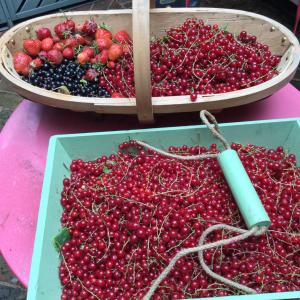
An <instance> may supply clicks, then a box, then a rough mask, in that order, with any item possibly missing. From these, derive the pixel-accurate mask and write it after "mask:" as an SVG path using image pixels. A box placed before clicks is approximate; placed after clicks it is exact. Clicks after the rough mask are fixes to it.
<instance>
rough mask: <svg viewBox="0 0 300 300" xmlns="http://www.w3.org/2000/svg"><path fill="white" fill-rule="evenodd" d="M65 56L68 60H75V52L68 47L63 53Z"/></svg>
mask: <svg viewBox="0 0 300 300" xmlns="http://www.w3.org/2000/svg"><path fill="white" fill-rule="evenodd" d="M63 56H64V57H65V58H67V59H73V58H74V56H75V53H74V50H73V49H72V48H70V47H67V48H65V49H64V51H63Z"/></svg>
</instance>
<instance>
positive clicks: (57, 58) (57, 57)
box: [47, 49, 64, 65]
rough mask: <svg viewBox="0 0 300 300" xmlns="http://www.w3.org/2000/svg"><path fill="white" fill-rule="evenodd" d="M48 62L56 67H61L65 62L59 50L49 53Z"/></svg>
mask: <svg viewBox="0 0 300 300" xmlns="http://www.w3.org/2000/svg"><path fill="white" fill-rule="evenodd" d="M47 56H48V60H49V61H50V62H51V63H52V64H54V65H60V64H61V62H62V60H63V58H64V57H63V55H62V53H61V52H60V51H58V50H57V49H52V50H50V51H49V52H48V55H47Z"/></svg>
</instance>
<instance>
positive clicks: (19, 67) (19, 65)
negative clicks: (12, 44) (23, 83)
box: [13, 51, 32, 76]
mask: <svg viewBox="0 0 300 300" xmlns="http://www.w3.org/2000/svg"><path fill="white" fill-rule="evenodd" d="M31 62H32V58H31V57H30V56H29V55H27V54H25V53H24V52H22V51H17V52H16V53H15V54H14V55H13V64H14V68H15V70H16V72H17V73H19V74H22V75H24V76H27V75H28V74H29V66H30V63H31Z"/></svg>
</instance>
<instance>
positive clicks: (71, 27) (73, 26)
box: [64, 19, 76, 32]
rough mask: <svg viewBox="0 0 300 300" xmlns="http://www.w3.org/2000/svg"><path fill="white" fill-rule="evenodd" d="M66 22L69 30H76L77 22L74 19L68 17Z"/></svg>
mask: <svg viewBox="0 0 300 300" xmlns="http://www.w3.org/2000/svg"><path fill="white" fill-rule="evenodd" d="M64 23H65V24H66V26H67V28H68V29H69V30H71V31H72V32H75V29H76V24H75V22H74V21H73V20H72V19H67V20H66V21H65V22H64Z"/></svg>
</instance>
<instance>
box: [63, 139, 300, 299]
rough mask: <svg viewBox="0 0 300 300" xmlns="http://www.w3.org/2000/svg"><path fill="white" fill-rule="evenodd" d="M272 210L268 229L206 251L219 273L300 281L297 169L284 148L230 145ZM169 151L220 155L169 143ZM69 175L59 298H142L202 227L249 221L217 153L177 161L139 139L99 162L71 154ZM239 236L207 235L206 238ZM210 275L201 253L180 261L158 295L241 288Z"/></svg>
mask: <svg viewBox="0 0 300 300" xmlns="http://www.w3.org/2000/svg"><path fill="white" fill-rule="evenodd" d="M232 148H233V149H235V150H236V151H237V152H238V154H239V157H240V158H241V160H242V162H243V165H244V166H245V168H246V171H247V173H248V174H249V176H250V178H251V180H252V182H253V184H254V187H255V189H256V191H257V193H258V194H259V196H260V198H261V200H262V202H263V205H264V207H265V208H266V210H267V212H268V214H269V216H270V219H271V221H272V225H271V226H270V228H269V231H268V232H267V234H265V235H262V236H259V237H251V238H249V239H247V240H245V241H243V242H240V243H236V244H231V245H228V246H224V247H219V248H216V249H211V250H207V251H205V252H204V259H205V262H206V263H207V264H208V265H209V266H210V268H211V269H212V270H214V271H215V272H216V273H218V274H221V275H222V276H224V277H226V278H229V279H232V280H234V281H236V282H239V283H241V284H244V285H247V286H249V287H251V288H253V289H255V290H256V291H257V292H284V291H295V290H299V288H300V277H299V273H300V256H299V248H300V247H299V246H300V234H299V233H300V168H298V167H297V166H296V158H295V156H294V155H292V154H287V153H285V152H284V151H283V149H282V147H278V148H277V149H276V150H270V149H266V148H264V147H258V146H254V145H245V146H243V145H240V144H232ZM169 151H170V152H171V153H176V154H181V155H195V154H200V153H208V152H210V153H217V152H218V149H217V146H216V145H215V144H213V145H211V146H210V147H209V148H205V147H200V146H196V147H188V146H186V145H184V146H182V147H174V146H171V147H170V148H169ZM70 170H71V176H70V178H69V179H67V178H66V179H64V181H63V185H64V188H63V191H62V193H61V204H62V206H63V209H64V210H63V214H62V217H61V223H62V226H63V227H67V228H68V229H69V232H70V237H71V238H70V240H69V241H67V242H66V243H65V244H64V245H62V246H61V249H60V250H61V256H62V262H61V265H60V267H59V276H60V280H61V283H62V285H63V291H62V296H61V299H64V300H66V299H68V300H75V299H76V300H80V299H91V300H92V299H93V300H95V299H116V300H125V299H128V300H129V299H142V297H143V296H144V295H145V294H146V292H147V291H148V289H149V286H150V285H151V283H152V281H153V280H154V279H156V278H157V277H158V276H159V275H160V273H161V272H162V270H163V269H164V268H165V267H166V266H167V265H168V263H169V262H170V260H171V259H172V258H173V257H174V255H176V253H177V252H178V251H179V250H181V249H183V248H189V247H194V246H196V245H197V244H198V240H199V238H200V236H201V234H202V233H203V231H204V230H205V229H206V228H208V227H210V226H211V225H213V224H218V223H226V224H229V225H233V226H236V227H242V228H245V224H244V222H243V219H242V217H241V215H240V213H239V210H238V208H237V206H236V204H235V201H234V199H233V197H232V195H231V193H230V190H229V187H228V185H227V184H226V181H225V179H224V177H223V174H222V171H221V169H220V167H219V165H218V162H217V160H216V159H215V158H206V159H203V160H195V161H179V160H176V159H172V158H168V157H165V156H162V155H160V154H157V153H155V152H153V151H151V150H147V151H146V150H144V149H143V148H142V147H141V146H139V145H137V144H136V142H134V141H129V142H124V143H122V144H121V145H120V146H119V151H118V152H117V153H116V154H112V155H110V156H109V157H106V156H102V157H100V158H98V159H96V160H94V161H87V162H84V161H82V160H80V159H78V160H74V161H72V163H71V166H70ZM230 236H232V233H230V232H227V231H216V232H214V233H212V234H210V235H209V236H208V238H207V241H206V242H213V241H217V240H221V239H223V238H227V237H230ZM239 293H240V292H239V291H237V290H234V289H232V288H230V287H228V286H226V285H224V284H222V283H219V282H217V281H215V280H214V279H212V278H210V277H209V276H207V275H206V273H205V272H204V271H203V270H202V269H201V267H200V265H199V262H198V258H197V255H196V254H191V255H187V256H186V257H183V258H181V259H180V260H179V261H178V262H177V263H176V265H175V267H174V268H173V270H172V271H171V273H170V274H169V275H168V277H167V278H166V279H164V280H163V282H162V283H161V285H160V287H159V288H158V289H157V291H156V292H155V295H154V297H153V299H154V300H160V299H183V298H194V297H209V296H226V295H237V294H239Z"/></svg>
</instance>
